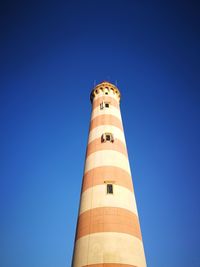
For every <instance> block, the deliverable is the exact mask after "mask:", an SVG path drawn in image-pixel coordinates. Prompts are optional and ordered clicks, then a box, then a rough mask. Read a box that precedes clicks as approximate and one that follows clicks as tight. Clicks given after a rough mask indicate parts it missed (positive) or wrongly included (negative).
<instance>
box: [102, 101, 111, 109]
mask: <svg viewBox="0 0 200 267" xmlns="http://www.w3.org/2000/svg"><path fill="white" fill-rule="evenodd" d="M109 106H110V104H109V103H108V102H101V103H100V109H104V107H105V108H109Z"/></svg>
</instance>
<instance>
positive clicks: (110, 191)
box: [107, 184, 113, 194]
mask: <svg viewBox="0 0 200 267" xmlns="http://www.w3.org/2000/svg"><path fill="white" fill-rule="evenodd" d="M107 194H113V184H107Z"/></svg>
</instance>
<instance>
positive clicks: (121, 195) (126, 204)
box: [79, 177, 138, 215]
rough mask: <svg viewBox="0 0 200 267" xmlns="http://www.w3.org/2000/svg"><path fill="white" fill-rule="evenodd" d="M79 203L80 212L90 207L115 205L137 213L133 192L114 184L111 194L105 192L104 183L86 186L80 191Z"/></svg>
mask: <svg viewBox="0 0 200 267" xmlns="http://www.w3.org/2000/svg"><path fill="white" fill-rule="evenodd" d="M108 180H109V177H108ZM80 203H81V205H80V211H79V213H80V214H81V213H83V212H85V211H87V210H90V209H95V208H102V207H115V208H123V209H127V210H129V211H131V212H133V213H135V214H137V215H138V212H137V206H136V201H135V195H134V193H133V192H131V191H130V190H129V189H127V188H125V187H123V186H119V185H116V184H114V185H113V194H107V192H106V184H101V185H96V186H93V187H90V188H88V189H87V190H86V191H84V192H83V193H82V195H81V202H80Z"/></svg>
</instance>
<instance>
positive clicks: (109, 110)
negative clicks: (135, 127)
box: [91, 105, 122, 121]
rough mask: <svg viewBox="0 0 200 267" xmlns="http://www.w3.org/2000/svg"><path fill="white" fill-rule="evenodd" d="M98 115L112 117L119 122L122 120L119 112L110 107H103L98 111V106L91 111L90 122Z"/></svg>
mask: <svg viewBox="0 0 200 267" xmlns="http://www.w3.org/2000/svg"><path fill="white" fill-rule="evenodd" d="M100 115H112V116H115V117H117V118H118V119H119V120H120V121H121V120H122V118H121V114H120V110H119V109H118V108H116V107H114V106H112V105H110V106H109V108H105V107H104V108H103V109H100V106H98V107H96V108H95V109H93V111H92V116H91V120H93V119H94V118H96V117H97V116H100Z"/></svg>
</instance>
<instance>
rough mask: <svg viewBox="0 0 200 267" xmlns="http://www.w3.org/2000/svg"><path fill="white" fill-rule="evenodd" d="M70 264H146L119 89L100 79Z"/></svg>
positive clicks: (135, 266)
mask: <svg viewBox="0 0 200 267" xmlns="http://www.w3.org/2000/svg"><path fill="white" fill-rule="evenodd" d="M90 99H91V103H92V114H91V122H90V131H89V138H88V145H87V152H86V159H85V169H84V176H83V184H82V191H81V198H80V208H79V216H78V222H77V229H76V237H75V244H74V254H73V261H72V267H146V261H145V255H144V248H143V243H142V236H141V231H140V224H139V218H138V212H137V207H136V201H135V196H134V191H133V184H132V178H131V171H130V166H129V160H128V154H127V148H126V141H125V137H124V131H123V125H122V119H121V113H120V105H119V104H120V91H119V89H118V88H117V87H116V86H115V85H113V84H111V83H109V82H102V83H100V84H98V85H97V86H96V87H95V88H94V89H93V90H92V92H91V95H90Z"/></svg>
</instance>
